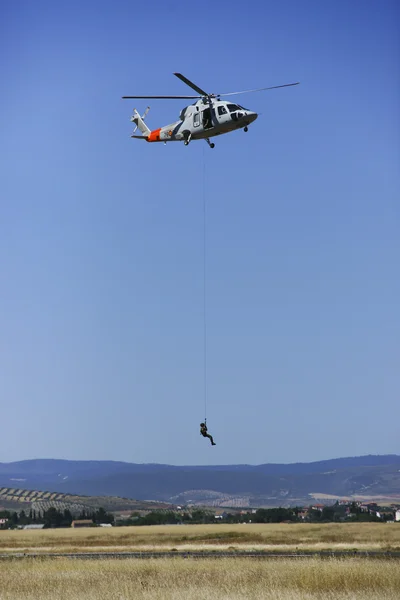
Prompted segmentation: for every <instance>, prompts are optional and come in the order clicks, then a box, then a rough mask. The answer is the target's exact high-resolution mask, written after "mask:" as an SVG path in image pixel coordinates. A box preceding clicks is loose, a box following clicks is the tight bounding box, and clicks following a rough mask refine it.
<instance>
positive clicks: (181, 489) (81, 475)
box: [0, 454, 400, 505]
mask: <svg viewBox="0 0 400 600" xmlns="http://www.w3.org/2000/svg"><path fill="white" fill-rule="evenodd" d="M14 483H15V487H17V486H18V487H24V488H26V489H32V490H42V489H47V490H51V491H53V492H63V493H69V494H77V495H88V496H119V497H124V498H135V499H137V500H153V501H162V502H171V501H172V499H174V501H176V502H179V500H180V499H182V498H185V497H186V495H187V493H188V492H189V491H190V496H193V497H194V496H196V498H197V500H196V501H198V502H200V501H201V498H202V493H203V492H204V494H205V496H204V498H206V497H207V498H208V499H209V498H210V497H211V496H212V495H213V494H216V495H217V496H218V495H220V496H221V497H222V496H223V497H224V498H225V500H224V502H229V499H230V498H232V501H233V502H235V501H238V502H239V500H238V498H240V499H241V500H240V502H242V503H244V505H265V504H270V505H283V504H290V503H293V502H298V501H300V502H306V501H307V500H310V496H311V495H312V494H315V493H316V492H319V493H321V494H328V495H334V496H353V495H355V494H359V495H361V494H363V493H365V494H367V495H376V496H379V495H380V496H382V495H383V496H397V495H399V496H400V456H399V455H396V454H389V455H372V454H370V455H364V456H355V457H344V458H333V459H328V460H322V461H313V462H310V463H304V462H298V463H282V464H279V463H264V464H259V465H249V464H234V465H209V466H208V465H193V466H190V465H182V466H176V465H168V464H161V463H160V464H159V463H129V462H123V461H99V460H96V461H90V460H89V461H76V460H75V461H74V460H67V459H30V460H29V459H28V460H23V461H15V462H10V463H0V487H1V486H3V487H7V488H9V487H11V486H12V485H14ZM196 490H197V491H198V493H197V495H196ZM200 492H201V493H200ZM206 492H207V493H206ZM204 494H203V495H204ZM210 502H211V500H210ZM213 502H214V500H213ZM215 502H217V500H215Z"/></svg>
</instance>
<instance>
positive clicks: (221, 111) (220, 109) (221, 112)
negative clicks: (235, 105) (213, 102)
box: [218, 106, 228, 115]
mask: <svg viewBox="0 0 400 600" xmlns="http://www.w3.org/2000/svg"><path fill="white" fill-rule="evenodd" d="M218 114H219V115H226V114H228V111H227V110H226V108H225V106H218Z"/></svg>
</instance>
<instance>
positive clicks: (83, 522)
mask: <svg viewBox="0 0 400 600" xmlns="http://www.w3.org/2000/svg"><path fill="white" fill-rule="evenodd" d="M92 525H93V521H92V519H81V520H79V521H72V523H71V527H75V528H77V527H91V526H92Z"/></svg>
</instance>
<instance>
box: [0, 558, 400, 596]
mask: <svg viewBox="0 0 400 600" xmlns="http://www.w3.org/2000/svg"><path fill="white" fill-rule="evenodd" d="M217 599H218V600H261V599H263V600H378V599H382V600H399V599H400V568H399V563H398V562H397V561H391V560H387V561H384V560H382V561H380V560H375V559H359V558H358V559H356V558H351V559H344V560H340V559H328V560H327V559H317V558H312V559H304V558H303V559H296V560H289V559H283V560H274V559H270V560H257V559H246V558H236V559H235V558H223V559H218V560H210V559H197V560H194V559H183V558H170V559H168V558H167V559H153V560H152V559H145V560H134V559H126V560H99V561H85V560H79V559H75V560H68V559H65V558H61V559H32V558H27V559H22V560H11V561H8V560H7V561H4V562H2V563H1V565H0V600H217Z"/></svg>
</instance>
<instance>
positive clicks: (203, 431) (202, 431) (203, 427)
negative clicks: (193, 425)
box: [200, 423, 217, 446]
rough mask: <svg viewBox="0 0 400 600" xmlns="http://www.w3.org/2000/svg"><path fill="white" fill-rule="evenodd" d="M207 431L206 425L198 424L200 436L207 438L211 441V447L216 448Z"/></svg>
mask: <svg viewBox="0 0 400 600" xmlns="http://www.w3.org/2000/svg"><path fill="white" fill-rule="evenodd" d="M207 431H208V430H207V425H206V423H200V435H202V436H203V437H208V438H209V439H210V440H211V446H216V445H217V444H216V443H215V442H214V440H213V437H212V435H210V434H209V433H207Z"/></svg>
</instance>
